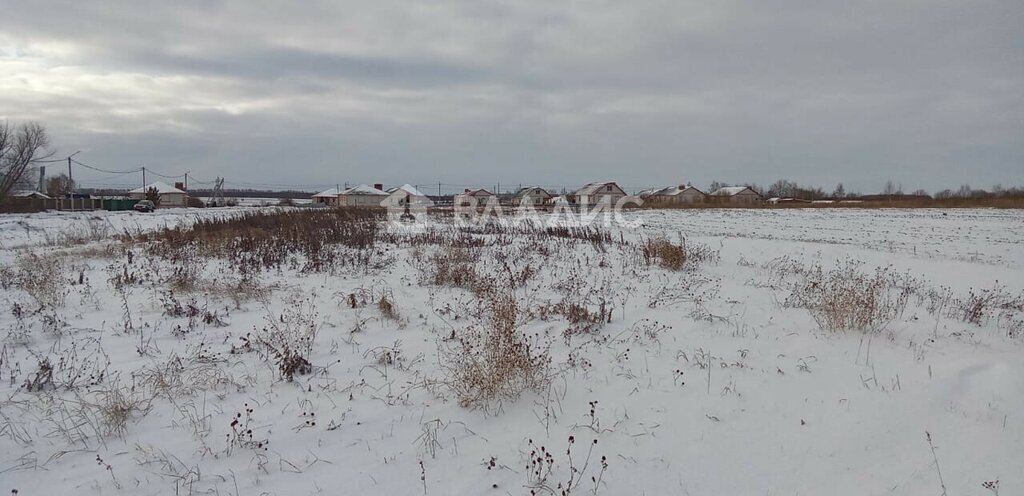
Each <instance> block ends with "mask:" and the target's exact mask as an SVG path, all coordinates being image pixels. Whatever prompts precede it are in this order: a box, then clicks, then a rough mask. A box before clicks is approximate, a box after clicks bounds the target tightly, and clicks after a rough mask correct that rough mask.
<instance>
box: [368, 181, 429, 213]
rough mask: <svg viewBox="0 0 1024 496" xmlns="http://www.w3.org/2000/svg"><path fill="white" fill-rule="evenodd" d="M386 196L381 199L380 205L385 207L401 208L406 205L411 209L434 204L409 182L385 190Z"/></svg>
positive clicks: (423, 207) (419, 208)
mask: <svg viewBox="0 0 1024 496" xmlns="http://www.w3.org/2000/svg"><path fill="white" fill-rule="evenodd" d="M385 192H386V193H387V194H388V196H387V198H385V199H383V200H381V204H380V205H381V206H382V207H386V208H402V209H404V208H405V206H406V205H408V206H409V208H410V209H412V210H422V209H425V208H426V207H429V206H431V205H433V204H434V202H433V201H431V200H430V198H428V197H427V195H426V194H424V193H423V192H422V191H420V190H418V189H416V187H415V186H413V185H411V184H403V185H401V186H398V187H396V188H388V189H387V190H385Z"/></svg>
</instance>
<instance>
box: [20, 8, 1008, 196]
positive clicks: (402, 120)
mask: <svg viewBox="0 0 1024 496" xmlns="http://www.w3.org/2000/svg"><path fill="white" fill-rule="evenodd" d="M20 3H22V4H23V5H19V6H18V7H17V8H15V9H10V10H11V12H10V15H7V14H8V12H6V11H5V16H4V17H3V18H0V118H8V119H15V120H20V119H37V120H41V121H44V122H45V123H46V124H47V125H48V126H49V127H50V128H51V130H52V131H53V134H54V141H55V143H57V144H58V146H59V147H60V148H61V150H62V151H74V150H78V149H82V150H84V151H83V155H82V157H83V161H84V160H85V157H88V158H89V160H90V161H91V162H94V163H97V164H103V165H105V166H108V167H112V168H118V167H121V168H131V167H135V166H137V165H140V164H148V165H149V166H151V167H153V168H154V169H157V170H164V171H182V170H186V169H188V170H192V171H193V173H194V174H195V175H197V176H200V177H210V176H215V175H224V176H226V177H227V178H228V180H229V182H232V181H233V182H237V183H243V182H244V183H251V184H268V185H303V186H316V185H333V184H334V183H336V182H341V183H343V182H378V181H383V182H388V183H400V182H414V183H420V184H429V183H433V182H437V181H442V182H445V183H451V184H480V185H484V184H494V183H496V182H499V181H500V182H503V183H506V184H518V183H520V182H522V183H540V184H549V185H566V186H571V185H574V184H578V183H581V182H586V181H589V180H591V179H596V178H612V179H616V180H618V181H619V182H620V183H621V184H625V185H629V186H647V185H659V184H670V183H675V182H678V181H683V180H691V181H694V182H695V183H697V184H701V185H706V184H707V183H708V182H710V181H711V180H714V179H718V180H722V181H730V182H745V181H753V182H758V183H768V182H770V181H772V180H774V179H777V178H792V179H795V180H797V181H800V182H808V183H814V184H818V185H822V186H825V187H831V186H832V185H833V184H834V183H836V182H839V181H843V182H845V183H846V184H847V186H848V189H850V188H851V187H852V188H853V189H858V190H861V191H874V190H877V189H879V188H880V186H881V184H882V183H884V182H885V181H887V180H889V179H893V180H895V181H897V182H901V183H903V184H904V186H905V187H907V188H916V187H924V188H928V189H931V190H935V189H938V188H942V187H947V186H949V187H953V186H955V185H957V184H959V183H963V182H970V183H972V184H974V185H975V186H988V185H991V184H993V183H998V182H1001V183H1004V184H1021V183H1024V121H1022V116H1024V60H1022V54H1024V33H1022V32H1021V31H1020V29H1019V25H1018V24H1019V8H1018V7H1019V6H1018V5H1017V4H1016V3H1015V2H1010V1H982V2H972V3H970V4H964V3H963V2H952V1H949V2H927V3H922V2H916V1H895V2H884V3H858V2H838V1H825V2H812V3H807V2H796V1H788V2H786V1H784V2H749V3H743V2H740V3H730V2H681V1H645V2H611V1H595V2H587V3H584V4H581V3H571V4H570V3H548V2H529V3H525V2H521V3H514V4H512V3H502V2H479V1H468V0H467V1H455V0H452V1H448V2H437V3H434V2H432V3H430V4H429V5H410V4H407V3H401V2H376V3H373V4H370V5H360V4H359V3H354V2H328V1H324V2H303V3H301V4H294V3H288V2H281V3H278V4H275V5H273V6H269V7H268V6H260V7H255V6H251V4H250V2H242V1H228V2H154V3H152V4H150V5H143V2H68V3H65V4H57V3H52V2H20ZM83 174H87V173H83ZM99 176H101V175H99V174H97V177H95V178H91V179H93V180H95V181H96V182H101V181H109V182H114V180H115V179H116V178H113V179H112V178H101V177H99ZM85 177H86V178H88V176H87V175H85Z"/></svg>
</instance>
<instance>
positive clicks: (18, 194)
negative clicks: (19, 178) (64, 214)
mask: <svg viewBox="0 0 1024 496" xmlns="http://www.w3.org/2000/svg"><path fill="white" fill-rule="evenodd" d="M10 196H11V198H34V199H41V200H49V199H50V197H49V195H47V194H45V193H40V192H38V191H33V190H27V189H26V190H21V191H14V192H11V195H10Z"/></svg>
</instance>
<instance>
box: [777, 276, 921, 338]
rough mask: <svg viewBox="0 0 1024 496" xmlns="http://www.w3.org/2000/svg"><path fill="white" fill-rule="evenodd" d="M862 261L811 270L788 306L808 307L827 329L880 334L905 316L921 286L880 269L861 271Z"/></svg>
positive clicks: (795, 289) (820, 325)
mask: <svg viewBox="0 0 1024 496" xmlns="http://www.w3.org/2000/svg"><path fill="white" fill-rule="evenodd" d="M862 266H863V263H862V262H859V261H855V260H845V261H843V262H840V263H837V264H836V267H835V268H833V269H832V270H829V271H823V270H822V269H821V267H814V268H813V269H811V270H808V271H807V272H806V273H805V274H804V276H803V277H802V278H801V279H800V280H799V281H798V282H797V283H796V284H795V285H794V287H793V290H792V292H791V293H790V295H789V297H788V298H786V301H785V305H786V306H788V307H798V308H806V309H807V310H808V311H810V312H811V315H812V316H813V317H814V319H815V321H817V323H818V326H819V327H821V328H822V329H825V330H842V329H852V330H860V331H864V332H877V331H879V330H881V329H883V328H884V327H885V326H886V325H887V324H888V323H889V322H890V321H892V320H893V319H896V318H897V317H899V316H901V315H902V314H903V311H904V310H905V309H906V307H907V303H908V301H909V299H910V297H911V296H912V295H913V294H914V293H915V292H916V291H917V290H918V289H919V287H920V283H919V282H918V281H916V280H914V279H913V278H910V277H909V276H906V275H903V274H898V273H895V272H894V271H893V270H892V268H891V267H880V268H878V269H876V270H875V271H874V272H873V273H870V272H864V271H862V270H861V267H862Z"/></svg>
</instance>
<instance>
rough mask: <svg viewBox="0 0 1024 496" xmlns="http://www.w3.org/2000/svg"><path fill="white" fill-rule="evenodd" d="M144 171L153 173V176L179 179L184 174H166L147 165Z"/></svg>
mask: <svg viewBox="0 0 1024 496" xmlns="http://www.w3.org/2000/svg"><path fill="white" fill-rule="evenodd" d="M146 172H147V173H149V174H153V175H154V176H160V177H162V178H165V179H181V178H183V177H185V174H180V175H177V176H168V175H166V174H161V173H159V172H156V171H154V170H153V169H150V168H148V167H147V168H146Z"/></svg>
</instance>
